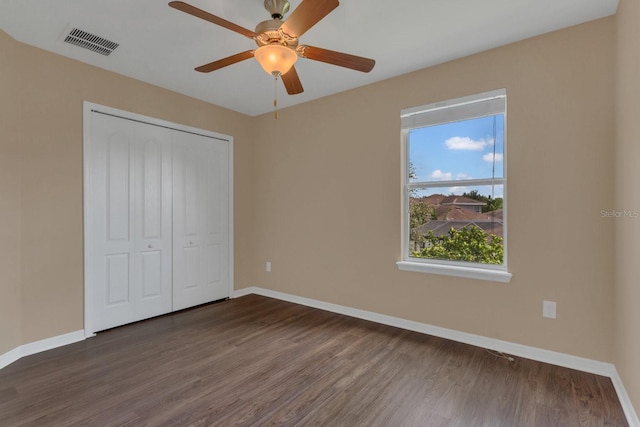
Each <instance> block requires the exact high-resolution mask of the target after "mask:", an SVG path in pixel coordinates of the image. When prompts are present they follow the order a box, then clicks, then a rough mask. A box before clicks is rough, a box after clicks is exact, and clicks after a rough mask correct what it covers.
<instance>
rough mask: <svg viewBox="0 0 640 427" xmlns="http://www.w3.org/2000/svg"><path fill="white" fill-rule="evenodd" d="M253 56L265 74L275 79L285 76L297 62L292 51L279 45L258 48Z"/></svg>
mask: <svg viewBox="0 0 640 427" xmlns="http://www.w3.org/2000/svg"><path fill="white" fill-rule="evenodd" d="M254 56H255V58H256V60H257V61H258V62H259V63H260V65H261V66H262V68H263V69H264V70H265V71H266V72H267V73H269V74H271V75H273V76H276V77H277V76H281V75H282V74H286V73H287V71H289V70H290V69H291V67H293V64H295V63H296V61H297V60H298V55H297V54H296V52H295V51H294V50H293V49H291V48H288V47H286V46H282V45H279V44H269V45H266V46H260V47H259V48H258V49H256V51H255V52H254Z"/></svg>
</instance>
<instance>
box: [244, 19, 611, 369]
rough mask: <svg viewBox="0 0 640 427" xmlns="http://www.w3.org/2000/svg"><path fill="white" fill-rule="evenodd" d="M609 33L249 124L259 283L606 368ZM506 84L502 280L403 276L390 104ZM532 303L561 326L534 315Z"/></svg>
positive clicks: (447, 67) (412, 77) (560, 37)
mask: <svg viewBox="0 0 640 427" xmlns="http://www.w3.org/2000/svg"><path fill="white" fill-rule="evenodd" d="M614 25H615V21H614V19H613V18H609V19H603V20H599V21H595V22H592V23H588V24H584V25H581V26H577V27H573V28H570V29H566V30H563V31H558V32H555V33H551V34H547V35H544V36H541V37H536V38H533V39H529V40H525V41H522V42H519V43H515V44H512V45H509V46H506V47H502V48H499V49H495V50H491V51H488V52H485V53H481V54H478V55H474V56H471V57H467V58H463V59H460V60H456V61H453V62H450V63H446V64H443V65H441V66H437V67H432V68H428V69H424V70H421V71H418V72H414V73H411V74H408V75H404V76H401V77H397V78H393V79H390V80H387V81H383V82H381V83H377V84H373V85H370V86H367V87H363V88H360V89H356V90H353V91H349V92H345V93H341V94H337V95H334V96H331V97H327V98H323V99H320V100H317V101H314V102H310V103H307V104H303V105H300V106H296V107H294V108H290V109H287V110H284V111H282V112H281V114H280V120H278V121H274V120H273V117H272V115H270V114H266V115H264V116H262V117H259V118H258V119H257V120H256V126H257V130H258V135H259V137H258V140H257V144H256V146H255V150H256V152H255V154H256V155H255V161H256V172H255V173H256V199H255V208H254V209H255V210H256V212H258V213H259V216H258V217H257V218H256V224H255V225H256V228H255V229H256V230H257V231H259V232H258V233H257V234H256V236H255V241H254V242H255V248H254V249H255V254H256V255H257V259H256V260H255V263H254V266H253V267H254V272H253V277H255V280H256V282H255V285H258V286H263V287H266V288H269V289H273V290H277V291H283V292H288V293H291V294H295V295H300V296H304V297H309V298H316V299H319V300H322V301H328V302H332V303H338V304H343V305H346V306H351V307H356V308H360V309H365V310H370V311H374V312H378V313H384V314H388V315H392V316H398V317H402V318H406V319H411V320H415V321H420V322H425V323H429V324H432V325H437V326H442V327H446V328H451V329H455V330H459V331H464V332H469V333H474V334H479V335H482V336H487V337H492V338H498V339H502V340H507V341H511V342H515V343H522V344H526V345H530V346H535V347H540V348H545V349H549V350H555V351H559V352H563V353H568V354H573V355H578V356H582V357H587V358H591V359H596V360H602V361H611V360H612V346H613V341H612V335H611V331H612V325H613V311H612V304H613V301H612V299H613V294H612V287H613V283H612V278H613V257H612V255H611V253H612V251H613V223H612V222H611V221H607V220H604V219H602V218H601V217H600V211H601V209H607V208H609V207H610V206H612V204H613V194H612V188H613V161H614V153H613V150H612V144H613V141H612V134H613V132H614V116H613V102H614V97H613V88H614V80H613V70H614V67H613V61H614V57H615V56H614V43H615V26H614ZM307 84H309V83H307ZM502 87H504V88H506V89H507V96H508V101H507V102H508V122H507V123H508V124H507V126H508V128H507V133H508V142H507V146H508V158H509V162H508V179H509V181H508V183H509V188H508V193H507V197H508V210H509V216H508V219H509V235H508V245H509V262H510V266H509V269H510V271H511V272H512V273H513V279H512V281H511V283H509V284H500V283H493V282H486V281H477V280H470V279H459V278H450V277H444V276H437V275H429V274H421V273H410V272H403V271H399V270H398V269H397V268H396V265H395V262H396V261H397V260H399V259H400V257H401V247H400V238H401V235H400V234H401V231H400V222H401V185H400V182H401V176H400V164H401V158H400V119H399V114H400V110H401V109H403V108H407V107H413V106H417V105H422V104H427V103H431V102H435V101H440V100H446V99H450V98H455V97H460V96H464V95H469V94H473V93H479V92H483V91H488V90H492V89H498V88H502ZM267 260H269V261H271V262H272V263H273V265H272V268H273V271H272V272H271V273H266V272H265V271H264V262H265V261H267ZM543 299H547V300H553V301H557V304H558V305H557V307H558V318H557V320H550V319H544V318H543V317H542V301H543Z"/></svg>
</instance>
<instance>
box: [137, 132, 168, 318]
mask: <svg viewBox="0 0 640 427" xmlns="http://www.w3.org/2000/svg"><path fill="white" fill-rule="evenodd" d="M134 155H135V162H134V187H135V191H134V203H135V204H134V227H133V229H134V260H133V261H134V262H133V265H134V275H133V277H134V283H135V284H136V286H135V287H134V301H135V304H134V306H135V308H134V311H135V320H142V319H147V318H149V317H153V316H158V315H160V314H165V313H169V312H171V307H172V290H171V275H172V273H171V272H172V256H171V250H172V248H171V238H172V237H171V228H172V227H171V209H172V207H171V167H172V166H171V131H170V130H168V129H165V128H161V127H158V126H151V125H146V124H142V123H136V124H135V149H134Z"/></svg>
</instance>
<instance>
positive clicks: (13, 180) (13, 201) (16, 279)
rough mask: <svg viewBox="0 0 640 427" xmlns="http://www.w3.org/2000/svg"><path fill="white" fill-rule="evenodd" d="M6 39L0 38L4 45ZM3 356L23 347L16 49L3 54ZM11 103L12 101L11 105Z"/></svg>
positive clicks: (0, 278) (0, 132)
mask: <svg viewBox="0 0 640 427" xmlns="http://www.w3.org/2000/svg"><path fill="white" fill-rule="evenodd" d="M1 40H2V39H1V38H0V43H2V41H1ZM0 58H2V60H0V94H1V95H0V355H2V354H4V353H6V352H7V351H10V350H13V349H14V348H15V347H17V346H18V345H20V344H21V322H22V315H21V308H22V304H21V288H20V246H21V243H20V199H21V196H20V166H21V156H20V146H21V139H22V138H21V132H20V128H19V126H18V125H17V121H18V118H19V117H20V111H19V110H18V108H17V107H18V106H17V105H16V103H15V100H16V99H19V93H20V88H21V79H20V73H19V72H18V70H17V69H15V67H13V64H14V63H15V62H17V61H19V52H18V51H17V49H14V48H12V47H9V48H7V49H6V50H5V49H3V50H2V53H1V54H0ZM10 100H11V101H10Z"/></svg>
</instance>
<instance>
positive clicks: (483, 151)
mask: <svg viewBox="0 0 640 427" xmlns="http://www.w3.org/2000/svg"><path fill="white" fill-rule="evenodd" d="M408 146H409V182H434V181H435V182H437V181H453V180H464V179H486V178H503V177H504V167H503V162H502V160H503V157H504V114H497V115H494V116H487V117H481V118H477V119H470V120H463V121H458V122H452V123H445V124H441V125H436V126H427V127H423V128H418V129H412V130H410V131H409V142H408Z"/></svg>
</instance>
